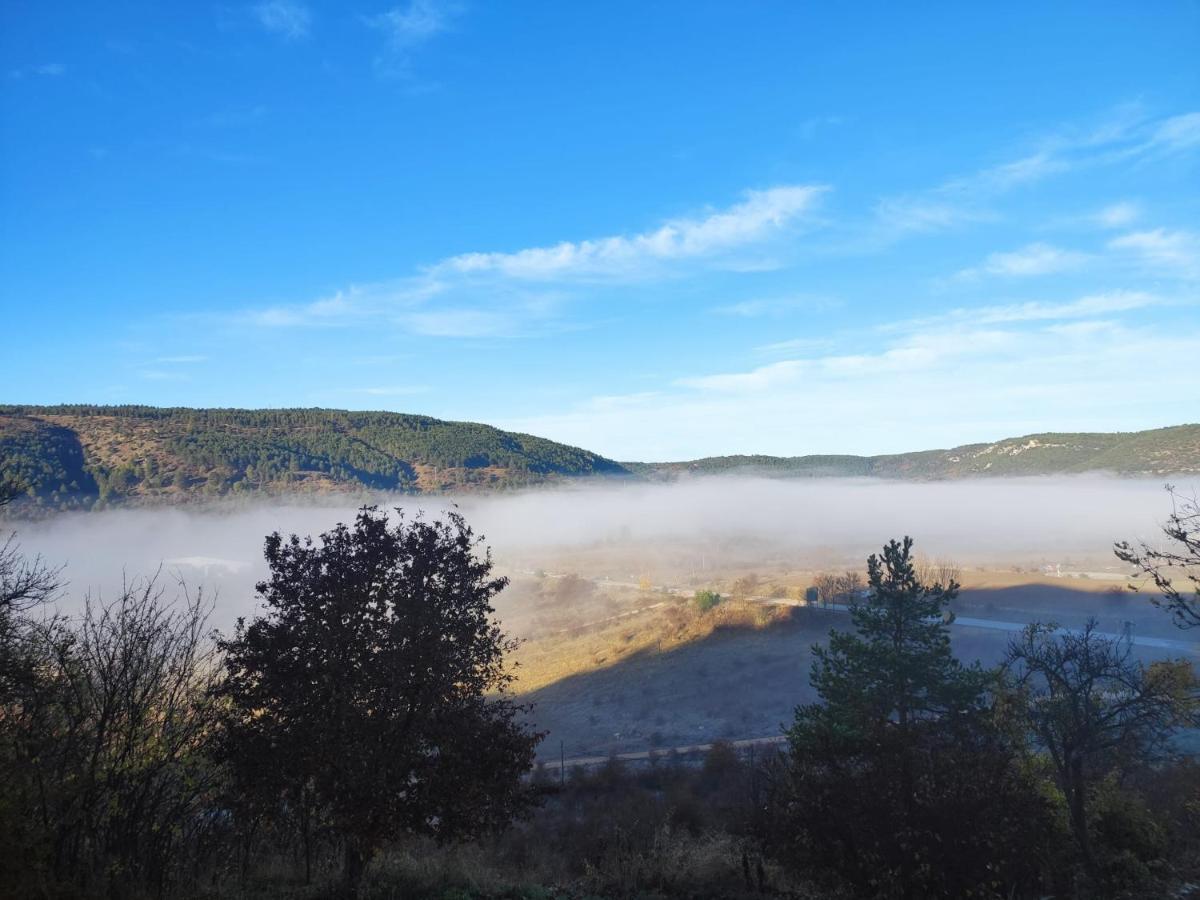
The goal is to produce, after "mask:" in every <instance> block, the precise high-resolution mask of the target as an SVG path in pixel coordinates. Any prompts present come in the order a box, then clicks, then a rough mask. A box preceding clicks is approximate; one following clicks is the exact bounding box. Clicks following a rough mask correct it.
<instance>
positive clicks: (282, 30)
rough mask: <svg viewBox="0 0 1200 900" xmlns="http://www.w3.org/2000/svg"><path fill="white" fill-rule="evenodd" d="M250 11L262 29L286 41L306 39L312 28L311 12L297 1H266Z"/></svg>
mask: <svg viewBox="0 0 1200 900" xmlns="http://www.w3.org/2000/svg"><path fill="white" fill-rule="evenodd" d="M251 11H252V12H253V13H254V16H255V18H256V19H258V23H259V24H260V25H261V26H262V27H263V28H265V29H266V30H267V31H269V32H271V33H272V34H276V35H279V36H280V37H282V38H284V39H285V40H288V41H298V40H300V39H302V38H306V37H308V34H309V31H310V29H311V28H312V12H311V11H310V10H309V8H308V7H307V6H305V5H304V4H303V3H299V2H297V0H267V2H265V3H259V4H256V5H255V6H253V7H252V8H251Z"/></svg>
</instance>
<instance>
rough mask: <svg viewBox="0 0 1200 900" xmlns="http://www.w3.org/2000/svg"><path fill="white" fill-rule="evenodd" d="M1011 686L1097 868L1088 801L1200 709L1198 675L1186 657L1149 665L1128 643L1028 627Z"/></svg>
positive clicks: (1010, 657)
mask: <svg viewBox="0 0 1200 900" xmlns="http://www.w3.org/2000/svg"><path fill="white" fill-rule="evenodd" d="M1004 670H1005V672H1006V674H1007V677H1008V680H1009V685H1010V687H1011V688H1012V689H1013V690H1014V691H1015V693H1016V696H1017V697H1018V698H1019V702H1018V703H1016V704H1015V708H1017V709H1020V710H1021V711H1022V715H1023V716H1024V718H1025V721H1026V724H1027V726H1028V728H1029V730H1030V732H1031V734H1032V736H1033V738H1034V740H1035V742H1036V743H1037V744H1038V745H1040V746H1041V747H1043V748H1044V749H1045V751H1046V753H1047V754H1048V755H1049V757H1050V760H1051V762H1052V763H1053V766H1054V770H1055V773H1056V775H1057V777H1058V782H1059V785H1060V787H1061V788H1062V791H1063V794H1064V796H1065V797H1066V800H1067V806H1068V810H1069V813H1070V824H1071V830H1072V833H1073V834H1074V836H1075V840H1076V843H1077V845H1078V847H1079V851H1080V856H1081V858H1082V861H1083V864H1084V867H1085V870H1086V871H1088V872H1089V874H1094V873H1095V871H1096V859H1095V857H1094V856H1093V853H1092V849H1091V844H1090V841H1089V836H1088V810H1087V801H1088V794H1089V791H1090V790H1091V788H1092V787H1093V786H1094V785H1095V784H1096V783H1097V782H1098V781H1099V780H1100V779H1101V778H1103V777H1104V776H1105V775H1106V774H1108V773H1110V772H1113V771H1118V772H1121V771H1124V770H1126V769H1128V768H1129V767H1130V766H1131V765H1132V764H1134V763H1137V762H1144V761H1146V760H1149V759H1152V758H1153V756H1154V754H1155V751H1156V750H1159V749H1161V748H1162V746H1163V744H1164V742H1165V741H1166V739H1167V738H1168V737H1170V735H1171V734H1172V733H1173V732H1174V730H1175V729H1177V728H1179V727H1182V726H1184V725H1187V724H1189V723H1190V722H1192V721H1193V719H1194V713H1195V709H1196V699H1195V688H1196V683H1197V682H1196V676H1195V673H1194V672H1193V670H1192V666H1191V663H1189V662H1187V661H1184V660H1177V661H1172V662H1159V663H1154V664H1152V665H1150V666H1148V667H1147V666H1144V665H1143V664H1142V663H1141V662H1140V661H1138V660H1137V659H1135V658H1134V657H1133V655H1132V647H1131V645H1130V643H1129V642H1128V641H1124V640H1120V639H1113V638H1108V637H1104V636H1103V635H1101V634H1099V633H1098V632H1097V631H1096V620H1095V619H1091V620H1089V621H1088V623H1087V624H1086V625H1085V626H1084V628H1083V629H1082V630H1081V631H1067V630H1063V629H1060V628H1058V627H1057V626H1055V625H1053V624H1043V623H1034V624H1032V625H1029V626H1028V627H1027V628H1025V630H1024V631H1023V632H1022V633H1021V636H1020V637H1019V638H1016V639H1014V640H1013V641H1012V643H1010V644H1009V647H1008V652H1007V654H1006V657H1005V661H1004Z"/></svg>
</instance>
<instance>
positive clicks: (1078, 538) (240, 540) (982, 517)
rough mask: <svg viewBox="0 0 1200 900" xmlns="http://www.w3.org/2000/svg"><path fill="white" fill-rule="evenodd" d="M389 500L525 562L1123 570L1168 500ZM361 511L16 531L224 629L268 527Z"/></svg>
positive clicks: (107, 586) (609, 492)
mask: <svg viewBox="0 0 1200 900" xmlns="http://www.w3.org/2000/svg"><path fill="white" fill-rule="evenodd" d="M1185 487H1190V486H1185ZM379 502H380V503H381V504H383V505H403V506H404V507H405V508H406V509H407V510H409V511H413V512H415V511H416V510H417V509H424V510H425V511H426V513H427V514H428V515H436V514H438V513H439V512H441V511H442V510H444V509H445V508H446V507H447V506H449V505H450V504H451V503H453V502H457V504H458V506H459V508H460V510H461V511H462V512H463V513H464V514H465V515H466V517H467V520H468V522H469V523H470V524H471V525H472V526H473V527H474V529H475V531H476V533H479V534H484V535H486V537H487V543H488V544H489V545H490V546H491V547H492V548H493V551H494V553H495V555H496V557H497V559H498V561H499V562H500V563H501V564H504V563H512V564H514V565H537V564H538V562H537V561H538V560H539V559H542V558H544V559H546V560H551V559H553V558H554V557H555V556H556V555H561V554H563V553H565V552H569V551H572V550H573V549H579V548H585V547H588V546H594V545H596V544H603V545H605V546H607V547H609V548H611V549H612V550H613V551H614V554H613V555H614V556H619V551H620V548H621V547H623V546H628V548H629V549H630V551H631V552H634V551H636V552H645V551H646V550H647V548H652V547H654V546H656V545H673V546H677V547H678V546H684V545H689V544H692V545H694V546H695V547H697V548H701V552H702V553H704V554H707V556H708V564H709V565H710V566H720V565H722V563H724V562H729V563H733V562H736V563H737V564H745V563H747V562H751V563H752V562H753V561H754V558H755V555H756V554H759V553H761V558H762V559H764V560H766V559H771V560H779V559H788V560H794V565H795V566H796V567H802V566H805V565H822V564H847V563H850V562H851V561H861V559H862V558H863V556H865V554H866V553H867V552H869V551H870V550H872V549H875V548H877V547H878V546H879V545H880V544H881V543H882V542H883V541H884V540H886V539H887V538H889V537H893V536H896V537H898V536H901V535H903V534H911V535H913V536H914V538H916V540H917V546H918V549H919V550H920V551H922V552H923V553H925V554H928V555H930V556H934V557H940V558H947V559H953V560H955V561H956V562H959V563H960V564H972V565H975V564H992V565H1000V564H1022V565H1033V564H1039V565H1040V564H1043V563H1052V562H1056V561H1057V562H1068V561H1070V562H1072V564H1073V565H1075V566H1086V565H1092V566H1111V565H1113V564H1114V563H1115V560H1113V558H1112V555H1111V547H1112V543H1113V541H1115V540H1119V539H1138V538H1146V539H1151V540H1153V539H1156V538H1157V537H1158V535H1159V531H1158V527H1159V524H1160V523H1161V522H1162V521H1163V520H1164V519H1165V518H1166V516H1167V514H1168V512H1169V511H1170V504H1169V498H1168V497H1167V495H1166V493H1165V492H1164V491H1163V489H1162V485H1161V484H1160V483H1159V482H1154V481H1134V480H1121V479H1115V478H1107V477H1099V476H1080V477H1071V478H1054V479H1050V478H1029V479H1005V480H999V479H996V480H978V481H958V482H937V483H905V482H892V481H876V480H841V479H838V480H834V479H829V480H795V481H783V480H770V479H763V478H749V477H727V478H703V479H695V480H685V481H681V482H676V483H673V484H622V485H611V484H609V485H603V486H601V485H598V484H596V483H591V484H582V485H571V486H566V487H561V488H555V489H542V490H533V491H529V492H524V493H518V494H501V495H491V496H466V497H461V498H458V499H457V500H452V499H451V498H443V497H432V496H425V497H411V496H406V497H384V498H380V500H379ZM353 515H354V507H353V506H352V505H351V503H350V501H349V500H344V501H342V505H317V504H315V503H313V502H311V501H307V500H303V501H300V500H298V501H296V502H290V503H289V502H275V503H269V504H256V505H249V504H246V505H237V506H234V505H223V506H216V507H213V508H210V509H208V510H203V511H201V510H198V509H183V508H179V507H175V508H164V509H127V510H112V511H105V512H94V513H78V514H67V515H62V516H58V517H54V518H50V519H47V520H44V521H39V522H30V523H18V525H17V527H18V530H19V540H20V542H21V544H22V547H23V549H24V551H25V552H26V553H28V554H30V555H33V554H41V555H42V556H43V557H44V558H45V559H46V560H47V561H49V562H51V563H55V564H57V563H65V564H66V565H67V569H66V576H67V578H68V580H69V582H70V588H69V598H68V600H67V601H66V602H65V604H64V606H65V607H66V608H68V609H70V608H71V607H72V606H74V605H75V604H77V603H78V600H79V598H81V597H82V596H83V594H84V593H85V592H86V591H88V590H91V591H93V592H96V591H99V592H102V593H103V594H104V595H106V596H111V595H112V594H113V593H114V592H115V591H116V590H117V589H118V588H119V587H120V584H121V579H122V575H123V573H127V574H128V575H130V576H135V575H142V574H146V573H153V572H154V571H155V570H156V569H158V568H159V566H160V565H162V566H163V568H164V573H165V574H169V575H175V574H177V575H178V576H180V577H182V578H184V579H185V580H186V581H187V582H188V583H189V584H190V585H193V586H198V585H204V587H205V589H206V590H207V591H212V590H216V591H217V592H218V594H219V598H218V603H217V609H216V614H215V617H214V618H215V624H217V625H219V626H221V627H228V625H229V623H230V622H232V620H233V619H234V618H235V617H236V616H238V615H243V614H247V613H249V612H251V611H252V610H253V609H254V608H255V601H254V599H253V585H254V583H255V582H256V581H257V580H258V579H259V578H261V577H262V575H263V574H264V572H265V564H264V563H263V561H262V543H263V537H264V536H265V535H266V534H268V533H269V532H271V531H274V530H280V531H283V532H297V533H300V534H313V535H314V536H315V535H316V534H317V533H319V532H321V531H324V530H326V529H328V528H330V527H331V526H333V525H334V524H335V523H336V522H338V521H349V520H350V519H351V518H352V517H353ZM722 554H730V555H731V556H736V557H737V559H736V560H734V559H732V558H731V559H728V560H724V559H722V558H720V557H721V555H722ZM714 557H716V558H714ZM814 560H816V562H815V563H814ZM860 564H861V563H860ZM546 565H547V567H549V565H550V563H549V562H547V563H546ZM614 574H616V573H614Z"/></svg>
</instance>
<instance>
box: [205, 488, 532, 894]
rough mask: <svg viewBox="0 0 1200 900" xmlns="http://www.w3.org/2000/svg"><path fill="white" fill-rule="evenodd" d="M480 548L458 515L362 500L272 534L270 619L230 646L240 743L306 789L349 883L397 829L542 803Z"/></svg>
mask: <svg viewBox="0 0 1200 900" xmlns="http://www.w3.org/2000/svg"><path fill="white" fill-rule="evenodd" d="M398 512H399V511H398ZM477 549H478V541H477V540H476V539H475V538H474V535H473V534H472V531H471V529H470V528H469V527H468V526H467V524H466V523H465V522H464V521H463V519H462V517H461V516H459V515H458V514H457V513H450V514H449V515H447V517H446V519H445V520H444V521H425V520H424V519H420V518H418V519H416V520H413V521H407V520H405V519H404V518H403V515H402V514H401V517H400V520H399V521H398V523H397V524H395V525H391V524H389V521H388V517H387V515H386V514H384V513H381V512H380V511H379V510H378V509H377V508H375V507H364V508H363V509H362V510H361V511H360V512H359V514H358V516H357V518H356V520H355V522H354V523H353V525H351V526H346V525H338V526H337V527H336V528H334V529H333V530H332V531H329V532H327V533H325V534H323V535H321V536H320V538H319V539H318V540H317V541H313V540H312V539H304V540H301V539H300V538H299V537H297V536H295V535H293V536H292V537H290V538H288V539H285V538H283V537H282V536H281V535H280V534H278V533H275V534H272V535H271V536H269V537H268V538H267V541H266V551H265V553H266V559H267V562H268V564H269V566H270V572H271V575H270V578H269V579H268V580H267V581H265V582H263V583H261V584H260V585H259V586H258V593H259V595H260V597H261V598H262V600H263V601H264V604H265V607H266V614H265V615H263V616H260V617H258V618H256V619H255V620H254V621H253V622H250V623H249V624H246V623H245V622H239V624H238V628H237V632H236V634H235V635H234V637H233V638H231V639H229V640H227V641H225V642H224V643H223V644H222V648H223V649H224V651H225V653H226V670H227V675H228V677H227V680H226V682H225V685H224V686H223V688H222V693H223V694H224V695H225V696H226V697H228V699H229V700H230V701H231V705H232V708H233V722H231V733H232V735H233V737H234V743H233V745H232V746H234V747H235V748H236V747H237V746H246V747H252V748H253V750H254V752H255V753H265V754H267V765H268V766H272V767H274V768H276V769H277V770H279V771H281V772H284V773H289V777H290V780H291V781H292V782H293V783H302V784H304V785H305V786H306V788H307V789H308V790H309V791H310V792H311V796H312V798H313V802H314V804H315V807H316V809H317V811H318V815H320V816H322V817H324V818H325V819H326V820H327V821H328V823H329V824H330V826H331V827H332V828H333V829H334V830H335V831H336V832H337V833H339V834H341V835H342V836H343V838H344V840H345V842H346V873H347V880H348V882H350V883H351V884H353V883H355V882H356V881H357V879H358V877H359V876H360V875H361V872H362V867H363V864H364V862H365V861H366V860H367V859H368V858H369V855H370V853H371V852H372V851H373V850H374V849H375V848H376V847H378V846H379V845H380V843H381V842H383V841H384V840H386V839H389V838H392V837H395V836H398V835H399V834H402V833H405V832H408V833H424V834H431V835H434V836H435V837H437V838H439V839H458V838H466V837H471V836H474V835H477V834H479V833H481V832H484V831H487V830H489V829H492V828H497V827H499V826H501V825H503V824H505V823H507V822H508V821H509V819H510V818H511V817H512V816H513V815H514V814H516V813H519V812H521V811H522V810H523V809H524V808H525V807H526V806H527V804H528V803H529V802H530V801H531V794H530V793H529V791H528V790H527V789H526V788H525V787H523V786H522V783H521V776H522V774H523V773H525V772H526V771H527V770H528V769H529V768H530V767H531V765H532V762H533V752H534V747H535V745H536V744H537V741H538V740H539V736H538V735H537V734H534V733H532V732H531V731H529V730H528V729H527V728H526V727H525V726H524V725H523V724H521V722H520V720H519V713H520V712H521V711H522V709H523V708H522V707H521V706H519V705H518V704H516V703H515V702H514V701H513V700H512V699H511V698H510V697H509V695H508V694H507V688H508V686H509V683H510V681H511V676H510V675H509V674H508V673H506V671H505V668H504V654H505V652H506V651H508V650H509V649H511V647H512V646H513V644H512V642H510V641H509V640H507V639H506V638H505V637H504V635H503V634H502V633H501V631H500V629H499V627H498V626H497V625H496V624H495V623H494V621H493V620H492V617H491V616H492V612H493V608H492V605H491V603H492V599H493V598H494V597H495V595H496V594H497V593H498V592H499V591H500V590H501V589H502V588H503V587H504V586H505V584H506V580H505V579H503V578H496V577H493V576H492V574H491V559H490V556H489V555H487V554H484V555H483V556H482V557H481V556H479V555H478V554H477V552H476V551H477ZM260 762H262V760H261V759H260Z"/></svg>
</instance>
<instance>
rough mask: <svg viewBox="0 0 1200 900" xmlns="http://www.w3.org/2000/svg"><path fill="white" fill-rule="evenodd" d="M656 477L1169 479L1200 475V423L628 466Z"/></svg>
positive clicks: (724, 457) (643, 473)
mask: <svg viewBox="0 0 1200 900" xmlns="http://www.w3.org/2000/svg"><path fill="white" fill-rule="evenodd" d="M626 466H627V467H628V468H629V469H630V470H631V471H633V472H635V473H638V474H642V475H646V476H649V477H657V478H673V477H677V476H679V475H684V474H695V475H712V474H722V473H730V472H748V473H750V472H752V473H754V474H758V475H766V476H770V477H785V478H824V477H833V476H841V477H860V478H862V477H865V478H930V479H935V478H969V477H977V476H1004V475H1007V476H1017V475H1068V474H1078V473H1082V472H1114V473H1117V474H1119V475H1129V476H1137V475H1145V476H1157V475H1170V474H1174V473H1182V472H1200V425H1176V426H1173V427H1171V428H1156V429H1153V430H1150V431H1133V432H1113V433H1101V432H1096V433H1092V432H1084V433H1048V434H1029V435H1025V436H1023V437H1017V438H1008V439H1005V440H1002V441H996V442H994V443H990V444H966V445H963V446H960V447H954V448H951V449H949V450H923V451H919V452H915V453H897V454H889V455H882V456H832V455H827V456H711V457H707V458H704V459H697V460H692V461H690V462H667V463H626Z"/></svg>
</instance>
